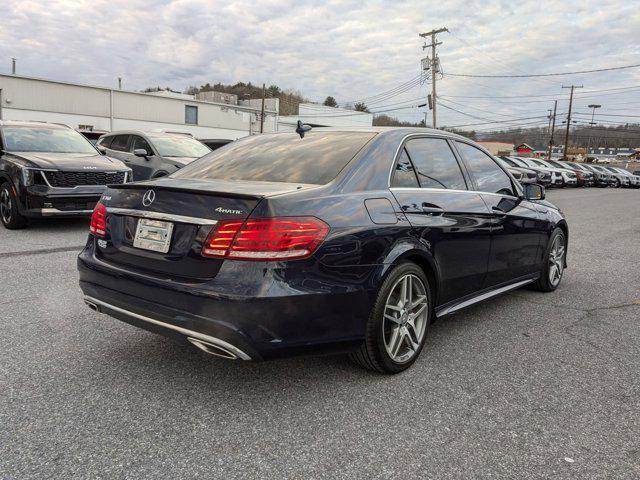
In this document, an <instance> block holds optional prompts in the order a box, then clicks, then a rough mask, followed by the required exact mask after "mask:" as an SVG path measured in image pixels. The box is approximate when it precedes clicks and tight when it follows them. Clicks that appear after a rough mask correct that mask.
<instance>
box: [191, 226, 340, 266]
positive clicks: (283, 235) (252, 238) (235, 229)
mask: <svg viewBox="0 0 640 480" xmlns="http://www.w3.org/2000/svg"><path fill="white" fill-rule="evenodd" d="M327 233H329V226H328V225H327V224H326V223H324V222H323V221H322V220H319V219H317V218H315V217H272V218H256V219H249V220H246V221H245V222H238V221H236V220H232V221H222V222H220V223H219V224H217V225H216V226H214V227H213V228H212V229H211V232H210V233H209V236H208V237H207V240H206V242H205V244H204V246H203V248H202V255H204V256H205V257H217V258H233V259H237V260H262V261H268V260H293V259H300V258H305V257H308V256H310V255H311V254H312V253H313V252H314V251H315V250H316V249H317V248H318V246H319V245H320V244H321V243H322V241H323V240H324V239H325V237H326V236H327Z"/></svg>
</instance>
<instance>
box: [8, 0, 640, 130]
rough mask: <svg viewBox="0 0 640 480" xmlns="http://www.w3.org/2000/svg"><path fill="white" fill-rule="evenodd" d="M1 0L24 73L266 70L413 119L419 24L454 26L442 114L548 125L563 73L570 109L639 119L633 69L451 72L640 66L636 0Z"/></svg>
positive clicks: (263, 74) (450, 119)
mask: <svg viewBox="0 0 640 480" xmlns="http://www.w3.org/2000/svg"><path fill="white" fill-rule="evenodd" d="M2 4H3V8H2V14H1V15H2V21H1V22H0V72H8V71H9V70H10V58H11V57H17V58H18V73H19V74H22V75H28V76H34V77H45V78H52V79H57V80H66V81H71V82H80V83H89V84H97V85H101V86H112V87H113V86H116V84H117V77H118V76H121V77H123V82H124V87H125V88H126V89H143V88H145V87H147V86H156V85H160V86H163V87H164V86H169V87H171V88H173V89H175V90H184V89H185V88H186V87H188V86H190V85H201V84H203V83H206V82H210V83H215V82H226V83H228V82H236V81H245V82H247V81H251V82H253V83H256V84H260V83H262V82H266V83H267V85H269V84H277V85H279V86H280V87H281V88H293V89H296V90H300V91H301V92H302V93H303V94H304V95H305V96H306V97H307V98H309V99H311V100H314V101H322V100H323V99H324V97H326V96H327V95H333V96H335V97H336V98H337V100H338V102H340V103H347V102H353V101H356V100H361V99H364V100H365V102H366V103H367V104H368V105H369V107H370V108H371V110H373V111H381V112H382V111H387V112H388V114H390V115H393V116H396V117H398V118H401V119H403V120H412V121H415V120H418V119H420V118H422V117H423V115H424V113H423V112H424V108H422V109H419V108H415V107H411V106H412V105H416V104H417V103H420V102H419V100H418V99H420V98H424V97H425V95H426V93H427V92H428V91H429V89H430V85H428V84H426V83H425V84H422V85H421V84H420V82H419V81H415V82H411V80H412V79H414V78H416V77H417V76H418V75H419V74H420V58H421V57H422V56H424V53H423V51H422V48H421V46H422V41H421V39H420V38H419V37H418V33H419V32H424V31H428V30H431V29H433V28H439V27H448V28H449V30H450V33H443V34H441V35H440V37H439V40H440V41H442V42H443V44H442V45H441V46H439V52H440V59H441V64H442V69H443V72H444V78H443V79H442V80H441V81H440V82H439V84H438V85H439V93H440V94H442V97H441V98H442V102H443V104H446V105H447V106H448V107H449V109H447V108H445V107H442V108H440V110H439V116H440V123H441V124H446V125H463V124H474V123H478V124H482V123H483V122H484V121H486V120H496V119H504V120H505V122H506V123H505V124H514V125H515V124H518V123H520V124H527V123H529V124H535V123H536V122H538V123H544V122H546V120H544V119H543V118H542V119H541V118H538V117H539V116H543V115H546V114H547V109H548V108H552V106H553V100H554V99H555V98H557V99H561V100H562V101H561V102H560V103H559V107H558V108H559V112H564V111H566V104H567V102H566V98H567V97H568V91H567V90H562V88H561V87H562V85H563V84H564V85H568V84H571V83H576V84H583V85H584V89H583V90H581V91H579V93H578V94H577V103H576V110H577V111H578V112H586V110H587V109H586V105H588V104H589V103H599V104H602V105H603V108H602V109H601V110H600V112H602V113H603V116H602V117H601V120H602V121H603V122H605V121H606V122H613V121H620V122H622V123H624V122H626V121H638V120H640V118H635V119H634V117H625V115H632V114H634V111H635V112H636V115H637V112H638V111H640V109H639V108H638V107H640V68H634V69H627V70H618V71H611V72H603V73H593V74H586V75H574V76H563V77H544V78H535V79H532V78H521V79H518V78H510V79H495V78H468V77H455V76H451V75H450V74H480V75H483V74H530V73H548V72H567V71H580V70H590V69H595V68H607V67H617V66H622V65H630V64H640V9H638V8H637V7H638V5H637V4H635V2H629V1H622V0H599V1H584V0H582V1H581V0H563V1H561V0H557V1H551V2H548V1H515V2H514V1H513V0H509V1H493V2H483V1H469V0H449V1H446V2H443V1H438V2H435V1H430V0H421V1H417V0H416V1H414V0H406V1H402V0H386V1H382V0H381V1H366V2H365V1H351V0H330V1H317V0H316V1H307V0H295V1H290V0H268V1H261V0H253V1H246V0H236V1H234V0H228V1H217V0H86V1H85V0H3V2H2ZM634 4H635V5H634ZM407 83H408V85H406V86H404V87H402V88H396V87H398V86H399V85H403V84H407ZM627 87H637V88H636V89H634V88H627ZM394 89H395V90H394ZM614 89H620V90H614ZM603 90H604V91H603ZM384 92H387V93H386V94H385V95H380V93H384ZM469 97H492V98H469ZM495 97H500V98H495ZM422 102H423V101H422ZM453 109H455V110H459V111H460V112H463V113H458V112H456V111H454V110H453ZM604 114H609V115H610V116H606V117H605V116H604ZM617 115H620V116H617ZM528 117H532V118H531V119H529V120H528V119H526V118H528ZM534 117H536V118H534ZM586 120H587V118H586V117H585V121H586ZM498 125H499V124H488V125H486V126H483V125H480V126H478V127H477V128H479V129H482V128H493V127H495V126H498Z"/></svg>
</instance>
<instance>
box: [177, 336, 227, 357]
mask: <svg viewBox="0 0 640 480" xmlns="http://www.w3.org/2000/svg"><path fill="white" fill-rule="evenodd" d="M187 340H188V341H189V343H191V344H192V345H193V346H194V347H196V348H199V349H200V350H202V351H203V352H205V353H208V354H209V355H214V356H216V357H220V358H225V359H227V360H237V359H238V356H237V355H236V354H235V353H233V352H232V351H230V350H227V349H226V348H224V347H222V346H220V345H215V344H213V343H210V342H205V341H203V340H199V339H197V338H193V337H187Z"/></svg>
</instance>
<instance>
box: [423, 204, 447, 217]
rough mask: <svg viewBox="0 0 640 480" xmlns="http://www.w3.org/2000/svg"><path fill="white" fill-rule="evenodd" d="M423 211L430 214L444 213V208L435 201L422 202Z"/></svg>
mask: <svg viewBox="0 0 640 480" xmlns="http://www.w3.org/2000/svg"><path fill="white" fill-rule="evenodd" d="M422 212H423V213H426V214H428V215H442V214H444V210H443V209H442V208H440V207H439V206H437V205H434V204H433V203H423V204H422Z"/></svg>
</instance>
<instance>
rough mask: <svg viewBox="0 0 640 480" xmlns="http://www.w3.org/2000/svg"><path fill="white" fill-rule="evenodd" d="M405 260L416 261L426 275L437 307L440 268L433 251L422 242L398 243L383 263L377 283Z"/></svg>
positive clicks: (434, 304)
mask: <svg viewBox="0 0 640 480" xmlns="http://www.w3.org/2000/svg"><path fill="white" fill-rule="evenodd" d="M405 261H409V262H413V263H415V264H416V265H418V266H419V267H420V268H421V269H422V271H423V272H424V274H425V275H426V277H427V280H428V281H429V285H430V287H431V294H432V297H433V306H434V307H435V306H436V305H437V304H438V294H439V292H440V274H439V272H440V269H439V268H438V264H437V262H436V260H435V258H433V255H432V254H431V251H430V250H429V249H428V248H427V246H426V245H423V244H422V243H420V242H414V241H408V242H399V243H398V244H396V245H395V246H394V248H392V249H391V251H390V252H389V254H388V255H387V257H386V258H385V260H384V263H383V264H382V265H381V269H380V271H379V273H378V275H376V284H377V285H380V284H382V282H384V280H385V278H386V277H387V276H388V275H389V273H390V272H391V270H392V269H393V268H392V267H394V266H395V265H398V264H399V263H402V262H405Z"/></svg>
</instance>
